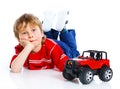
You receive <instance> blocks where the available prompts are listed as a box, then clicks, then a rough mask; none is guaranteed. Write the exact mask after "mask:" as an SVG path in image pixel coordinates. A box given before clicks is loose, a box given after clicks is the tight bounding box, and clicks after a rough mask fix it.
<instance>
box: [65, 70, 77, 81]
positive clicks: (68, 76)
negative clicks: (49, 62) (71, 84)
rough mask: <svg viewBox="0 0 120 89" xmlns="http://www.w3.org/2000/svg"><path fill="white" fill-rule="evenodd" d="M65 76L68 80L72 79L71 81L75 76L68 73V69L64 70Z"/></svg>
mask: <svg viewBox="0 0 120 89" xmlns="http://www.w3.org/2000/svg"><path fill="white" fill-rule="evenodd" d="M63 77H64V78H65V79H67V80H70V81H72V80H73V79H74V78H75V77H74V76H72V75H71V74H69V73H67V72H66V70H63Z"/></svg>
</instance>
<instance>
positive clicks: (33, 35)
mask: <svg viewBox="0 0 120 89" xmlns="http://www.w3.org/2000/svg"><path fill="white" fill-rule="evenodd" d="M43 36H44V34H43V33H42V32H41V29H40V28H39V27H38V26H31V25H30V24H28V25H27V26H26V28H23V29H21V30H20V31H19V41H21V40H25V41H29V42H31V43H32V44H33V45H34V47H38V46H40V45H41V42H42V37H43Z"/></svg>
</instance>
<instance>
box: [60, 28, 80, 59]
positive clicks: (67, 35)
mask: <svg viewBox="0 0 120 89" xmlns="http://www.w3.org/2000/svg"><path fill="white" fill-rule="evenodd" d="M75 35H76V34H75V30H74V29H69V30H65V29H64V30H63V31H62V32H61V34H60V40H61V41H62V42H64V43H65V44H66V45H68V47H69V48H70V50H71V55H72V58H74V57H77V56H79V55H80V53H79V52H78V51H77V44H76V39H75Z"/></svg>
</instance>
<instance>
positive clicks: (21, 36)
mask: <svg viewBox="0 0 120 89" xmlns="http://www.w3.org/2000/svg"><path fill="white" fill-rule="evenodd" d="M19 39H20V40H27V39H28V37H27V36H23V35H19Z"/></svg>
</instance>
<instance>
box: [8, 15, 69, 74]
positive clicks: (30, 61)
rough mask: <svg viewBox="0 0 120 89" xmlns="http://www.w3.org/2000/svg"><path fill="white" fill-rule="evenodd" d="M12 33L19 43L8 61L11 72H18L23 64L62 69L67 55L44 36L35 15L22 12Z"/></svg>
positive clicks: (27, 66) (29, 67) (31, 66)
mask: <svg viewBox="0 0 120 89" xmlns="http://www.w3.org/2000/svg"><path fill="white" fill-rule="evenodd" d="M14 34H15V36H16V38H17V39H18V41H19V44H18V45H17V46H16V47H15V51H16V54H15V55H14V56H13V57H12V60H11V63H10V68H11V71H12V72H15V73H18V72H20V71H21V69H22V67H23V66H24V67H26V68H28V69H31V70H37V69H50V68H57V69H59V70H60V71H63V68H64V64H65V62H66V60H68V59H69V57H68V56H66V55H65V54H64V52H63V51H62V49H61V47H60V46H59V45H58V44H57V43H56V42H54V41H53V40H51V39H49V38H46V36H45V35H44V32H43V30H42V24H41V22H40V21H39V19H38V18H37V17H36V16H34V15H32V14H23V15H22V16H21V17H19V18H18V19H17V20H16V22H15V24H14Z"/></svg>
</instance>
